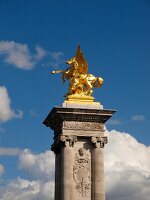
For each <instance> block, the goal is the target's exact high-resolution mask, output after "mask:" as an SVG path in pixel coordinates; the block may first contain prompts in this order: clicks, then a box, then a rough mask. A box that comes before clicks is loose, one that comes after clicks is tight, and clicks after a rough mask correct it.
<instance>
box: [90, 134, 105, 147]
mask: <svg viewBox="0 0 150 200" xmlns="http://www.w3.org/2000/svg"><path fill="white" fill-rule="evenodd" d="M91 142H92V144H93V146H94V148H98V147H100V148H104V146H105V144H107V143H108V138H107V137H106V136H105V137H94V136H92V137H91Z"/></svg>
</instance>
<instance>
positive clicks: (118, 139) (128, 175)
mask: <svg viewBox="0 0 150 200" xmlns="http://www.w3.org/2000/svg"><path fill="white" fill-rule="evenodd" d="M108 135H109V143H108V144H107V145H106V147H105V174H106V191H107V199H108V200H109V199H111V200H129V199H130V200H136V199H142V200H149V196H150V188H149V185H150V162H149V161H150V148H149V147H146V146H145V145H143V144H140V143H138V142H137V140H136V139H135V138H133V137H132V136H131V135H129V134H126V133H120V132H117V131H111V132H110V133H109V134H108Z"/></svg>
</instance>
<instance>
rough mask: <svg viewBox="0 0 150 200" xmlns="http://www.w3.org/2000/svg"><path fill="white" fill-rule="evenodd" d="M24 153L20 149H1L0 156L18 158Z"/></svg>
mask: <svg viewBox="0 0 150 200" xmlns="http://www.w3.org/2000/svg"><path fill="white" fill-rule="evenodd" d="M21 153H22V150H20V149H19V148H6V147H0V156H18V155H20V154H21Z"/></svg>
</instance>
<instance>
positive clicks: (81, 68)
mask: <svg viewBox="0 0 150 200" xmlns="http://www.w3.org/2000/svg"><path fill="white" fill-rule="evenodd" d="M66 64H68V65H69V67H68V68H67V69H66V70H54V71H52V72H51V73H52V74H58V73H62V80H63V82H65V79H67V80H69V91H68V93H67V94H66V95H65V97H66V99H68V100H69V99H82V100H83V99H89V100H93V99H94V98H93V97H92V96H91V95H92V93H93V90H92V88H98V87H101V86H102V84H103V79H102V78H101V77H95V76H94V75H92V74H88V64H87V62H86V60H85V58H84V56H83V53H82V51H81V48H80V46H78V47H77V52H76V56H75V57H73V58H71V59H70V60H68V61H66Z"/></svg>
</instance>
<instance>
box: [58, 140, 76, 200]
mask: <svg viewBox="0 0 150 200" xmlns="http://www.w3.org/2000/svg"><path fill="white" fill-rule="evenodd" d="M61 171H62V174H61V198H60V199H61V200H74V193H73V158H72V147H70V146H69V141H66V146H65V147H62V148H61Z"/></svg>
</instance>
